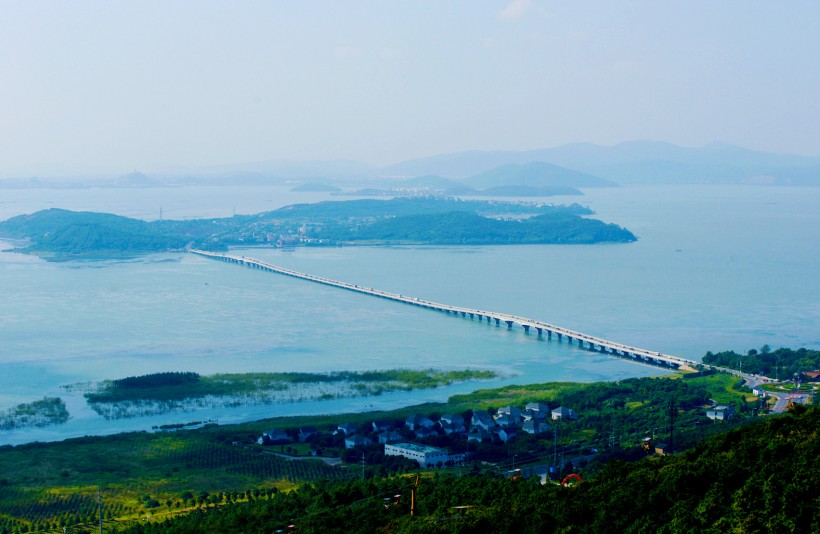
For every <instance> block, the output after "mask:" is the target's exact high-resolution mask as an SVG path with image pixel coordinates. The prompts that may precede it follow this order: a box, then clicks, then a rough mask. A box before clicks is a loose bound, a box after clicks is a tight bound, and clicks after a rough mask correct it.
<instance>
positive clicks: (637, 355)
mask: <svg viewBox="0 0 820 534" xmlns="http://www.w3.org/2000/svg"><path fill="white" fill-rule="evenodd" d="M190 252H191V253H193V254H196V255H199V256H204V257H206V258H211V259H215V260H220V261H224V262H228V263H235V264H238V265H242V266H245V267H249V268H251V269H260V270H263V271H268V272H273V273H278V274H282V275H285V276H292V277H293V278H299V279H301V280H308V281H310V282H316V283H318V284H324V285H326V286H331V287H338V288H340V289H347V290H349V291H355V292H357V293H363V294H365V295H371V296H373V297H379V298H383V299H388V300H393V301H396V302H402V303H404V304H410V305H412V306H418V307H419V308H427V309H429V310H434V311H438V312H443V313H447V314H450V315H455V316H458V317H464V318H467V317H469V318H470V319H477V320H478V321H480V322H483V321H486V322H487V323H490V324H493V323H494V324H495V325H496V326H501V325H502V324H504V325H506V326H507V328H512V327H513V326H514V325H517V326H519V327H521V328H523V329H524V331H525V332H527V333H530V332H532V331H534V332H537V333H538V336H539V337H540V336H543V335H546V336H547V338H548V339H552V337H553V336H555V337H556V338H558V339H559V340H566V341H567V342H568V343H572V342H573V341H575V342H576V343H577V344H578V347H586V348H587V349H588V350H590V351H597V352H601V353H605V354H612V355H614V356H618V357H622V358H627V359H630V360H633V361H635V362H638V363H645V364H649V365H659V366H665V367H671V368H673V369H686V370H693V369H692V366H693V365H696V364H697V363H698V362H696V361H694V360H688V359H686V358H680V357H678V356H673V355H671V354H662V353H660V352H656V351H651V350H647V349H642V348H638V347H631V346H628V345H624V344H622V343H617V342H615V341H610V340H608V339H603V338H600V337H595V336H590V335H588V334H584V333H581V332H577V331H575V330H570V329H568V328H563V327H560V326H556V325H553V324H549V323H545V322H543V321H538V320H535V319H528V318H525V317H519V316H517V315H510V314H507V313H498V312H492V311H487V310H476V309H472V308H463V307H460V306H450V305H448V304H440V303H438V302H432V301H429V300H422V299H419V298H415V297H409V296H407V295H401V294H398V293H388V292H387V291H380V290H378V289H374V288H372V287H363V286H359V285H357V284H350V283H347V282H339V281H337V280H332V279H330V278H324V277H321V276H314V275H311V274H306V273H301V272H299V271H294V270H291V269H286V268H284V267H279V266H276V265H273V264H270V263H267V262H264V261H260V260H255V259H253V258H246V257H245V256H235V255H232V254H221V253H218V252H209V251H206V250H198V249H191V250H190Z"/></svg>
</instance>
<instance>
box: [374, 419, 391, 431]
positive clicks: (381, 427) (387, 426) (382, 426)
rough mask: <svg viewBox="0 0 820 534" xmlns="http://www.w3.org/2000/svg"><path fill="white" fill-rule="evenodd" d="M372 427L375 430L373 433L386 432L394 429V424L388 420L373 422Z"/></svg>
mask: <svg viewBox="0 0 820 534" xmlns="http://www.w3.org/2000/svg"><path fill="white" fill-rule="evenodd" d="M371 427H372V429H373V432H384V431H385V430H392V429H393V422H392V421H386V420H380V421H373V422H372V423H371Z"/></svg>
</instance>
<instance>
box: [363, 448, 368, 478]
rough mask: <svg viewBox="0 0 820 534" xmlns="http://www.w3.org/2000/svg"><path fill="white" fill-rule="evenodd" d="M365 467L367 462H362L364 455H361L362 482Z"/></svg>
mask: <svg viewBox="0 0 820 534" xmlns="http://www.w3.org/2000/svg"><path fill="white" fill-rule="evenodd" d="M366 465H367V462H365V460H364V453H362V480H364V466H366Z"/></svg>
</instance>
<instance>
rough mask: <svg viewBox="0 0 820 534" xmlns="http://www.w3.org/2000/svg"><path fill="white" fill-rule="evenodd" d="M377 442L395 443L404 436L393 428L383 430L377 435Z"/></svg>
mask: <svg viewBox="0 0 820 534" xmlns="http://www.w3.org/2000/svg"><path fill="white" fill-rule="evenodd" d="M378 439H379V443H382V444H384V443H395V442H397V441H401V440H403V439H404V436H402V435H401V434H399V433H398V432H395V431H393V430H385V431H384V432H381V433H379V435H378Z"/></svg>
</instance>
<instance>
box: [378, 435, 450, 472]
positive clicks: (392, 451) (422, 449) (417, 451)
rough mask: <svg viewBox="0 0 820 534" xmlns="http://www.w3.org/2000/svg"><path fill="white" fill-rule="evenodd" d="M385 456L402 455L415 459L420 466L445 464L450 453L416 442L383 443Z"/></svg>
mask: <svg viewBox="0 0 820 534" xmlns="http://www.w3.org/2000/svg"><path fill="white" fill-rule="evenodd" d="M384 454H385V456H388V455H389V456H404V457H405V458H408V459H410V460H416V461H417V462H418V463H419V465H420V466H421V467H422V468H425V469H426V468H428V467H438V466H439V464H441V465H444V464H446V463H447V462H448V461H449V460H450V459H451V458H450V453H449V452H447V451H446V450H444V449H439V448H438V447H430V446H428V445H419V444H417V443H407V442H404V443H394V444H390V443H386V444H385V445H384Z"/></svg>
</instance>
